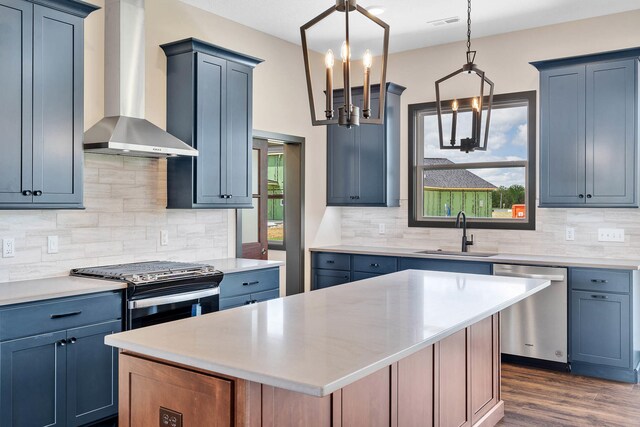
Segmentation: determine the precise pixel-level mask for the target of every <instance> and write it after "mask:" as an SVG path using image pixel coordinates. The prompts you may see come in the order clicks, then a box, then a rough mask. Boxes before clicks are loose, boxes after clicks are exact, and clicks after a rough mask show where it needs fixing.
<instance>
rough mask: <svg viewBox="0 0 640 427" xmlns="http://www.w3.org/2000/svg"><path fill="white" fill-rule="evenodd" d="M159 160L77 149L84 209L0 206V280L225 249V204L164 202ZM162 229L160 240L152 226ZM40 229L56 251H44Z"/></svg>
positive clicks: (219, 254) (214, 254)
mask: <svg viewBox="0 0 640 427" xmlns="http://www.w3.org/2000/svg"><path fill="white" fill-rule="evenodd" d="M166 165H167V163H166V160H156V159H144V158H135V157H121V156H109V155H101V154H85V168H84V174H85V175H84V205H85V208H86V209H85V210H33V211H26V210H22V211H0V239H1V238H11V237H13V238H15V247H16V254H15V257H13V258H0V282H5V281H10V280H24V279H34V278H41V277H49V276H61V275H66V274H68V272H69V270H70V269H71V268H74V267H83V266H91V265H101V264H113V263H120V262H134V261H149V260H154V259H163V260H165V259H166V260H180V261H202V260H207V259H214V258H226V257H227V245H228V236H227V233H228V214H227V211H226V210H198V211H195V210H168V209H166V202H167V194H166V184H167V172H166V170H167V169H166ZM161 230H166V231H167V232H168V234H169V243H168V245H167V246H162V245H160V232H161ZM47 236H58V239H59V252H58V253H57V254H48V253H47Z"/></svg>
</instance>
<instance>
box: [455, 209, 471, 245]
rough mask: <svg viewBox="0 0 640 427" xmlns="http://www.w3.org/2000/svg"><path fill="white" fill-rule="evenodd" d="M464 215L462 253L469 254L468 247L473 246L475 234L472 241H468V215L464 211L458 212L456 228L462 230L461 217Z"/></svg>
mask: <svg viewBox="0 0 640 427" xmlns="http://www.w3.org/2000/svg"><path fill="white" fill-rule="evenodd" d="M461 215H462V252H469V248H468V246H471V245H473V234H472V235H471V239H470V240H467V215H465V213H464V211H460V212H458V216H457V217H456V228H460V216H461Z"/></svg>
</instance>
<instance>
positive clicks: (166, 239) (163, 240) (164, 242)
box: [160, 230, 169, 246]
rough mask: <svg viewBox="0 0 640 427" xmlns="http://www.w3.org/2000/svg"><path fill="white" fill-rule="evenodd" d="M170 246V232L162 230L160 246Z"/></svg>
mask: <svg viewBox="0 0 640 427" xmlns="http://www.w3.org/2000/svg"><path fill="white" fill-rule="evenodd" d="M168 245H169V232H168V231H167V230H160V246H168Z"/></svg>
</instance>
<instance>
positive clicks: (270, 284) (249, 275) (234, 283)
mask: <svg viewBox="0 0 640 427" xmlns="http://www.w3.org/2000/svg"><path fill="white" fill-rule="evenodd" d="M278 297H280V269H279V268H278V267H276V268H268V269H265V270H251V271H246V272H241V273H231V274H226V275H225V276H224V279H222V282H221V283H220V310H227V309H230V308H234V307H240V306H243V305H248V304H254V303H257V302H262V301H267V300H270V299H274V298H278Z"/></svg>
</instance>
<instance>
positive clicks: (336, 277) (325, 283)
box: [313, 269, 351, 289]
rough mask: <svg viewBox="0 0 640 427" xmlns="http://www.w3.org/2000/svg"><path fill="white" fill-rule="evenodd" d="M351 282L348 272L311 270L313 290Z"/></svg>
mask: <svg viewBox="0 0 640 427" xmlns="http://www.w3.org/2000/svg"><path fill="white" fill-rule="evenodd" d="M350 281H351V273H349V272H348V271H336V270H321V269H313V289H324V288H330V287H331V286H336V285H342V284H343V283H349V282H350Z"/></svg>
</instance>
